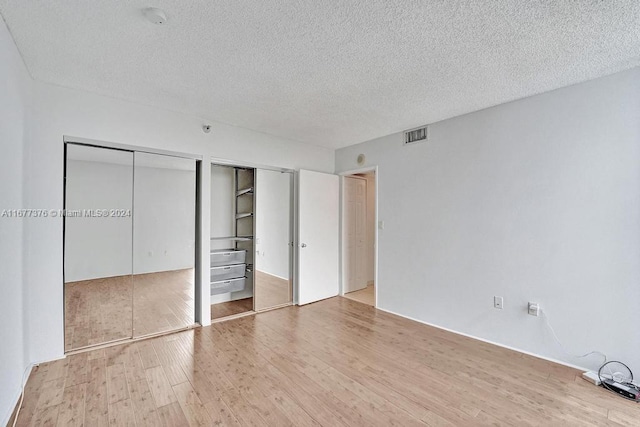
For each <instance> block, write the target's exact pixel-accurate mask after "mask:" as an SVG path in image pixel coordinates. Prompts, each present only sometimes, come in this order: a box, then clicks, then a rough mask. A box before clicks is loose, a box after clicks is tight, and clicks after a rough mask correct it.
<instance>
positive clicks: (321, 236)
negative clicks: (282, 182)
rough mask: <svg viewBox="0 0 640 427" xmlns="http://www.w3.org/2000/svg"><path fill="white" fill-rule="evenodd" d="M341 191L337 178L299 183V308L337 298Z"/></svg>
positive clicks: (304, 178)
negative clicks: (322, 300) (303, 305)
mask: <svg viewBox="0 0 640 427" xmlns="http://www.w3.org/2000/svg"><path fill="white" fill-rule="evenodd" d="M339 203H340V187H339V180H338V176H337V175H331V174H326V173H320V172H311V171H306V170H301V171H300V174H299V179H298V230H299V232H298V278H299V280H298V304H300V305H302V304H308V303H310V302H315V301H319V300H321V299H325V298H330V297H333V296H336V295H338V292H339V284H338V274H339V272H338V270H339V265H338V257H339V255H338V245H339V233H340V230H339V216H340V212H339V210H340V206H339Z"/></svg>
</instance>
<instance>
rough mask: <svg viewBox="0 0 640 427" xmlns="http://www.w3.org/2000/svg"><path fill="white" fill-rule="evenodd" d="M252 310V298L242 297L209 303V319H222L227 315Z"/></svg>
mask: <svg viewBox="0 0 640 427" xmlns="http://www.w3.org/2000/svg"><path fill="white" fill-rule="evenodd" d="M247 311H253V298H251V297H250V298H243V299H238V300H235V301H227V302H221V303H218V304H212V305H211V320H216V319H222V318H223V317H227V316H234V315H236V314H241V313H246V312H247Z"/></svg>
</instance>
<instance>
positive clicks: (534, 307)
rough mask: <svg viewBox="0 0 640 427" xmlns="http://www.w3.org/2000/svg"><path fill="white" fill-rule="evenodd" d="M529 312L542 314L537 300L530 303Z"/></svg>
mask: <svg viewBox="0 0 640 427" xmlns="http://www.w3.org/2000/svg"><path fill="white" fill-rule="evenodd" d="M529 314H530V315H532V316H540V305H539V304H538V303H537V302H530V303H529Z"/></svg>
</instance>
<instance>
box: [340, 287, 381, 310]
mask: <svg viewBox="0 0 640 427" xmlns="http://www.w3.org/2000/svg"><path fill="white" fill-rule="evenodd" d="M343 296H344V297H345V298H349V299H350V300H353V301H358V302H361V303H363V304H367V305H370V306H375V305H376V291H375V288H374V285H369V286H367V287H366V288H364V289H360V290H358V291H354V292H349V293H348V294H344V295H343Z"/></svg>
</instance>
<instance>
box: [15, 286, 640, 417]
mask: <svg viewBox="0 0 640 427" xmlns="http://www.w3.org/2000/svg"><path fill="white" fill-rule="evenodd" d="M579 375H580V372H578V371H576V370H574V369H571V368H567V367H565V366H561V365H557V364H554V363H551V362H547V361H544V360H541V359H537V358H534V357H531V356H527V355H524V354H521V353H517V352H514V351H511V350H507V349H504V348H500V347H496V346H493V345H490V344H487V343H483V342H480V341H476V340H473V339H470V338H465V337H462V336H459V335H455V334H452V333H449V332H446V331H442V330H439V329H436V328H432V327H429V326H425V325H422V324H419V323H416V322H412V321H409V320H406V319H403V318H400V317H397V316H394V315H391V314H387V313H384V312H381V311H377V310H375V309H374V308H373V307H369V306H366V305H364V304H360V303H357V302H353V301H350V300H348V299H345V298H332V299H329V300H325V301H321V302H318V303H315V304H310V305H307V306H303V307H296V306H292V307H286V308H283V309H280V310H274V311H269V312H265V313H261V314H258V315H256V316H249V317H243V318H239V319H236V320H231V321H228V322H222V323H216V324H214V325H212V326H210V327H205V328H198V329H194V330H189V331H185V332H180V333H176V334H172V335H168V336H163V337H159V338H154V339H149V340H145V341H140V342H137V343H132V344H126V345H120V346H115V347H111V348H107V349H104V350H94V351H92V352H86V353H81V354H76V355H73V356H69V357H67V358H66V359H63V360H58V361H55V362H51V363H45V364H42V365H40V366H39V367H38V368H36V369H35V370H34V372H33V373H32V374H31V377H30V378H29V381H28V383H27V386H26V390H25V399H24V405H23V408H22V410H21V412H20V415H19V418H18V425H19V426H27V425H44V424H47V425H56V424H57V425H82V424H84V425H86V426H97V425H107V424H112V425H137V426H143V425H149V426H164V425H166V426H182V425H236V426H237V425H259V426H293V425H295V426H307V425H308V426H312V425H314V426H317V425H326V426H354V425H362V426H365V425H366V426H374V425H380V426H389V425H397V426H412V425H415V426H424V425H431V426H476V425H516V426H534V425H541V426H547V425H557V426H567V425H572V426H605V425H611V426H619V425H626V426H631V425H635V426H637V425H638V420H640V405H638V404H637V403H633V402H629V401H626V400H624V399H622V398H620V397H618V396H616V395H614V394H612V393H610V392H608V391H606V390H604V389H602V388H598V387H595V386H593V385H591V384H589V383H587V382H586V381H584V380H582V379H581V378H580V376H579Z"/></svg>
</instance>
